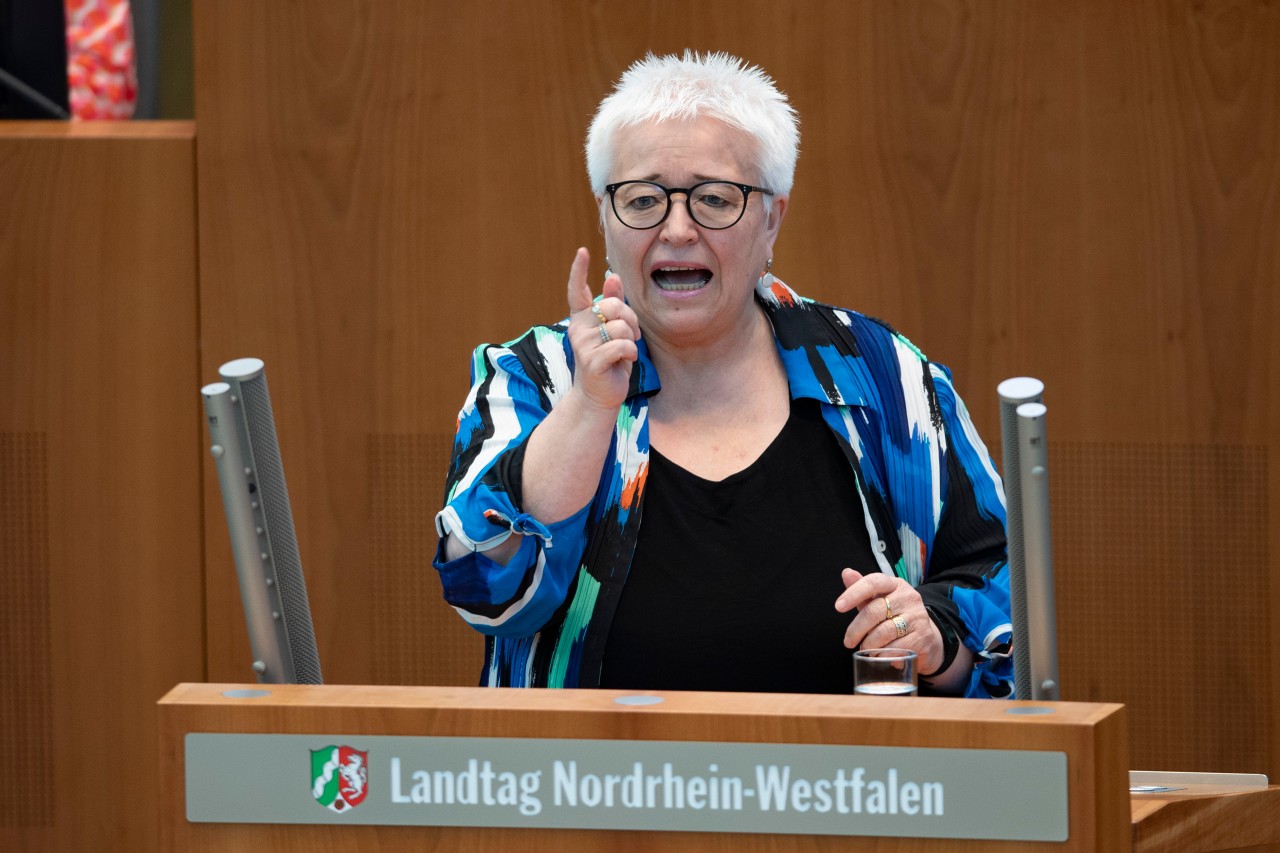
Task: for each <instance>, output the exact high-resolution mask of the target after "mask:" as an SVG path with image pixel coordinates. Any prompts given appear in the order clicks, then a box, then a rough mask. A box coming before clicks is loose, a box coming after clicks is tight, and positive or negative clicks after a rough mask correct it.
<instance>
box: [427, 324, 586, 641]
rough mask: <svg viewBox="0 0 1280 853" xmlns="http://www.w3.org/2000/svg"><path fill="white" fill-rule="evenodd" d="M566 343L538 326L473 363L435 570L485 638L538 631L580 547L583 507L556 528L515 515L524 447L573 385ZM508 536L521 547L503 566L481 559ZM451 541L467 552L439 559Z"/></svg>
mask: <svg viewBox="0 0 1280 853" xmlns="http://www.w3.org/2000/svg"><path fill="white" fill-rule="evenodd" d="M562 341H563V336H561V335H557V334H554V330H553V329H550V330H549V329H547V328H545V327H543V328H540V329H537V330H535V331H533V332H530V333H529V334H527V335H526V336H525V337H524V338H521V339H519V340H518V341H514V342H512V343H511V344H508V345H505V346H494V345H484V346H481V347H479V348H477V349H476V351H475V353H474V355H473V357H472V364H471V391H470V393H469V394H468V396H467V400H466V402H465V403H464V404H463V407H462V410H461V412H460V413H459V415H458V430H457V435H456V436H455V437H454V441H453V452H452V456H451V459H450V465H449V474H448V478H447V483H446V491H445V505H444V508H443V509H442V510H440V512H439V513H437V515H436V531H437V533H438V534H439V536H440V538H441V542H440V545H439V547H438V548H437V550H436V556H435V559H434V560H433V561H432V562H433V565H434V566H435V568H436V570H437V571H438V572H439V573H440V581H441V583H442V585H443V587H444V598H445V600H446V601H447V602H449V604H451V605H453V607H454V609H456V610H457V611H458V613H459V614H461V616H462V618H463V619H465V620H466V621H467V622H468V623H470V624H471V626H472V627H474V628H475V629H476V630H478V631H480V632H482V633H484V634H490V635H501V636H517V637H523V636H531V635H532V634H534V633H536V632H537V631H538V630H539V629H540V628H541V627H542V626H543V625H545V624H546V622H547V621H548V619H550V617H551V616H552V614H553V613H554V612H555V610H556V608H557V607H558V606H559V605H560V604H561V603H562V602H563V601H564V598H565V595H566V594H567V591H568V589H569V586H570V584H571V582H572V579H573V577H574V576H575V574H576V572H577V569H578V563H579V561H580V559H581V556H582V552H583V550H584V547H585V541H586V524H587V515H588V508H587V507H584V508H583V509H582V510H580V511H579V512H577V513H576V514H574V515H572V516H570V517H569V518H566V519H564V520H562V521H559V522H556V523H555V524H552V525H546V524H543V523H542V522H541V521H539V520H538V519H536V518H534V517H533V516H531V515H528V514H527V513H525V512H524V511H523V510H522V509H521V494H520V492H521V489H520V470H521V466H522V463H523V458H524V451H525V446H526V442H527V441H528V438H529V436H530V434H531V433H532V432H533V430H534V428H535V427H537V426H538V424H540V423H541V422H542V420H543V418H545V417H546V416H547V413H548V412H549V411H550V410H551V407H552V406H553V405H554V402H555V401H556V400H558V399H559V398H560V397H561V396H562V395H563V394H564V392H565V391H567V390H568V386H569V385H571V384H572V378H571V374H570V367H569V366H568V361H567V358H566V355H565V354H564V352H563V343H562ZM513 534H520V535H522V536H523V540H522V542H521V544H520V548H519V550H517V551H516V553H515V555H514V556H513V557H512V558H511V559H510V560H509V561H508V562H507V563H506V564H505V565H503V564H501V563H499V562H497V561H495V560H491V559H490V558H489V557H487V556H486V555H485V552H487V551H489V550H491V549H492V548H494V547H496V546H497V545H499V544H501V543H503V542H504V541H506V540H507V538H508V537H510V536H511V535H513ZM447 535H453V536H454V537H455V538H456V539H457V540H458V541H459V542H461V543H462V544H463V545H465V546H466V547H467V548H468V549H469V550H470V553H468V554H465V555H464V556H462V557H459V558H458V559H456V560H445V559H444V537H445V536H447Z"/></svg>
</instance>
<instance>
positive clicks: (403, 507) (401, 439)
mask: <svg viewBox="0 0 1280 853" xmlns="http://www.w3.org/2000/svg"><path fill="white" fill-rule="evenodd" d="M452 440H453V437H452V436H450V435H424V434H408V435H371V436H369V482H370V488H371V490H372V496H371V511H372V515H373V520H372V528H373V589H374V595H375V600H376V605H377V618H376V619H375V621H374V646H375V651H376V660H375V663H374V677H375V679H376V681H377V683H379V684H457V685H466V686H471V685H475V684H477V683H479V680H480V668H481V664H482V662H483V656H484V640H483V638H482V637H481V635H480V634H478V633H476V632H475V631H474V630H472V629H471V628H470V627H468V626H467V625H466V624H465V623H464V622H463V621H462V618H461V617H459V616H458V614H457V612H455V611H454V609H453V608H452V607H449V606H448V605H447V604H445V603H444V599H443V598H442V597H441V593H440V580H439V578H438V577H437V575H436V572H435V570H434V569H432V567H431V558H432V556H433V555H434V554H435V548H436V531H435V524H434V519H435V514H436V512H437V511H439V509H440V506H441V499H442V496H443V494H444V478H445V473H446V472H447V470H448V466H449V448H450V444H451V442H452Z"/></svg>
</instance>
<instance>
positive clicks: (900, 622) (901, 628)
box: [893, 616, 907, 640]
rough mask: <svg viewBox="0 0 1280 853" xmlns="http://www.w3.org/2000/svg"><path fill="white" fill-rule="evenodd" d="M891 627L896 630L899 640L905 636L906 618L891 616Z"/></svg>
mask: <svg viewBox="0 0 1280 853" xmlns="http://www.w3.org/2000/svg"><path fill="white" fill-rule="evenodd" d="M893 627H894V629H895V630H896V631H897V632H898V639H899V640H901V639H902V638H903V637H905V636H907V620H906V619H903V618H902V617H901V616H895V617H893Z"/></svg>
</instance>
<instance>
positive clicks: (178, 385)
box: [0, 123, 205, 850]
mask: <svg viewBox="0 0 1280 853" xmlns="http://www.w3.org/2000/svg"><path fill="white" fill-rule="evenodd" d="M193 140H194V128H193V126H192V125H191V124H190V123H181V124H168V123H159V124H154V125H129V124H118V125H110V124H106V125H97V124H88V125H67V124H60V123H0V199H3V202H0V364H3V365H4V368H3V376H4V379H3V384H2V386H0V387H2V389H3V391H2V392H0V725H2V726H3V729H2V730H0V749H2V750H3V753H4V755H5V759H6V762H7V763H8V766H9V767H10V771H11V778H10V784H8V785H7V787H6V794H5V797H4V798H3V799H4V805H3V806H0V848H3V849H6V850H104V849H107V850H149V849H154V846H155V843H156V834H155V833H156V820H157V812H156V803H157V797H158V791H157V788H158V780H157V766H156V761H155V750H156V739H155V738H156V711H155V702H156V700H157V699H158V698H159V697H160V696H161V695H163V694H164V693H165V692H166V691H167V690H168V689H169V688H170V687H172V686H173V684H175V683H177V682H179V681H189V680H192V679H203V678H204V676H205V668H204V636H203V620H204V613H203V607H204V602H203V595H202V581H201V571H200V565H201V559H202V555H201V552H200V542H201V522H200V506H199V502H200V489H199V477H200V469H199V463H198V461H197V458H196V446H197V445H196V441H197V432H196V430H197V427H198V425H199V424H198V418H199V411H200V409H199V394H198V387H199V386H198V384H197V379H198V368H197V363H196V335H197V320H196V286H195V284H196V279H195V272H196V245H195V239H196V232H195V197H194V192H195V182H194V175H195V160H194V156H195V152H194V144H193Z"/></svg>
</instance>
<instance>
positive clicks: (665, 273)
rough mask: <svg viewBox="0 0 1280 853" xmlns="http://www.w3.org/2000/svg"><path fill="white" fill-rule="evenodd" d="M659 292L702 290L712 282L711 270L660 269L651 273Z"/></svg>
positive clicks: (671, 267)
mask: <svg viewBox="0 0 1280 853" xmlns="http://www.w3.org/2000/svg"><path fill="white" fill-rule="evenodd" d="M650 277H651V278H652V279H653V283H654V284H656V285H658V289H659V290H665V291H668V292H677V293H678V292H684V291H691V290H701V289H702V288H704V287H706V286H707V282H709V281H711V270H708V269H703V268H702V267H680V266H669V267H659V268H658V269H656V270H654V271H653V272H652V273H650Z"/></svg>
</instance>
